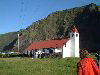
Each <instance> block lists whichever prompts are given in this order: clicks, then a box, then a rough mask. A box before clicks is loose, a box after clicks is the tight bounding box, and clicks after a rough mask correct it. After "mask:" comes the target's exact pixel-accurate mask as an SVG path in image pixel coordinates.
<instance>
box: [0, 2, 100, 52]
mask: <svg viewBox="0 0 100 75" xmlns="http://www.w3.org/2000/svg"><path fill="white" fill-rule="evenodd" d="M72 25H76V27H77V29H78V31H79V33H80V49H82V48H86V49H88V50H89V51H91V52H96V51H99V48H100V40H99V38H100V29H99V28H100V6H97V5H96V4H93V3H91V4H89V5H86V6H82V7H76V8H71V9H66V10H62V11H56V12H53V13H51V14H49V15H48V16H47V17H46V18H44V19H41V20H38V21H36V22H33V23H32V25H30V26H28V27H27V28H26V29H21V30H20V31H18V32H16V33H19V34H20V39H19V40H20V51H23V50H24V49H25V48H26V47H27V46H28V45H29V44H30V43H32V42H36V41H41V40H50V39H55V38H62V37H64V36H67V37H69V34H68V33H69V29H70V27H71V26H72ZM3 35H5V36H6V35H7V34H3ZM12 36H15V34H14V35H12ZM8 37H9V36H8ZM10 38H13V37H10ZM2 39H3V37H1V38H0V40H2ZM5 40H6V41H4V42H1V41H0V43H1V44H2V43H4V44H3V45H0V47H2V48H1V49H3V50H14V51H17V42H18V40H17V37H15V38H13V39H12V40H11V41H10V42H8V41H9V39H6V38H5ZM6 42H7V43H6Z"/></svg>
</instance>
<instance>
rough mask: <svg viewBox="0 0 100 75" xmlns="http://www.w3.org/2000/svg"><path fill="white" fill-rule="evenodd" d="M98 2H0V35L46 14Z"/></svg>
mask: <svg viewBox="0 0 100 75" xmlns="http://www.w3.org/2000/svg"><path fill="white" fill-rule="evenodd" d="M90 3H95V4H97V5H100V0H0V34H4V33H7V32H13V31H18V30H20V29H24V28H26V27H28V26H29V25H31V24H32V22H35V21H37V20H40V19H42V18H45V17H46V16H48V14H50V13H52V12H55V11H58V10H64V9H69V8H74V7H79V6H84V5H87V4H90Z"/></svg>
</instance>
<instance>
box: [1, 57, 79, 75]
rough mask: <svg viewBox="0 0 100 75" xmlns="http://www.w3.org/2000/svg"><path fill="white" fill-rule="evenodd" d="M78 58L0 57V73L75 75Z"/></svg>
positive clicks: (7, 74) (3, 74)
mask: <svg viewBox="0 0 100 75" xmlns="http://www.w3.org/2000/svg"><path fill="white" fill-rule="evenodd" d="M78 61H79V59H78V58H66V59H60V58H55V59H50V58H45V59H31V58H20V57H19V58H0V75H76V64H77V62H78Z"/></svg>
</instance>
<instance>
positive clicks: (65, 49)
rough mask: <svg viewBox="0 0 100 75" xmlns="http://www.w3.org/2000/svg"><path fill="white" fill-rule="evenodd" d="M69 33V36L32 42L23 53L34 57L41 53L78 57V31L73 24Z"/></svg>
mask: <svg viewBox="0 0 100 75" xmlns="http://www.w3.org/2000/svg"><path fill="white" fill-rule="evenodd" d="M69 34H70V37H69V38H67V37H66V38H62V39H56V40H46V41H41V42H33V43H32V44H31V45H29V46H28V47H27V48H26V49H25V50H24V53H25V54H27V55H29V56H30V55H33V56H34V57H38V55H41V54H43V53H62V58H66V57H79V33H78V31H77V29H76V27H75V26H73V27H71V29H70V33H69Z"/></svg>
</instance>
